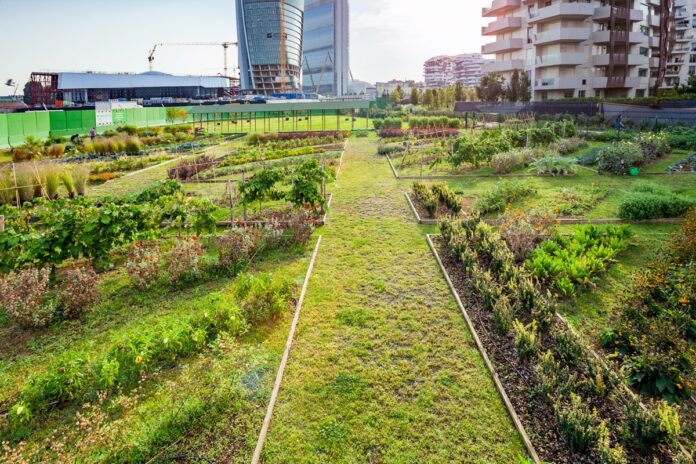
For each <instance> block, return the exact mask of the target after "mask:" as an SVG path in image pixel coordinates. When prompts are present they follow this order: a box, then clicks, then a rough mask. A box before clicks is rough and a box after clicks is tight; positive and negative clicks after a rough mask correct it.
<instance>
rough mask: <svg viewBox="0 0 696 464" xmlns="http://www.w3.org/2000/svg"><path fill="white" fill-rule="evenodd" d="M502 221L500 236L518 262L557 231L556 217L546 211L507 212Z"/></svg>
mask: <svg viewBox="0 0 696 464" xmlns="http://www.w3.org/2000/svg"><path fill="white" fill-rule="evenodd" d="M501 220H502V223H501V225H500V235H501V236H502V237H503V239H504V240H505V243H507V245H508V247H509V248H510V251H512V253H513V254H514V255H515V259H516V260H517V261H521V260H523V259H524V258H525V256H527V253H529V252H530V251H532V250H533V249H534V248H536V247H537V245H539V244H540V243H541V242H543V241H544V240H546V239H548V238H549V237H551V235H553V233H554V232H555V231H556V221H555V219H554V217H553V216H552V215H551V214H550V213H548V212H545V211H538V210H531V211H529V212H528V213H525V212H524V211H512V210H511V211H506V212H505V214H504V215H503V216H502V218H501Z"/></svg>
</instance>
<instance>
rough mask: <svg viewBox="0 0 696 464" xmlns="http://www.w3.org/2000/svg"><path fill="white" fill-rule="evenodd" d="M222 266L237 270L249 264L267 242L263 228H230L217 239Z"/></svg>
mask: <svg viewBox="0 0 696 464" xmlns="http://www.w3.org/2000/svg"><path fill="white" fill-rule="evenodd" d="M215 243H216V245H217V248H218V253H219V258H220V259H219V263H220V267H222V268H223V269H227V270H231V271H236V270H239V268H241V267H243V266H245V265H247V264H249V263H250V262H251V261H253V260H254V258H255V257H256V255H257V254H258V253H260V252H261V250H262V249H263V247H264V243H265V234H264V232H263V230H262V229H255V228H252V229H237V228H234V229H230V230H228V231H227V232H225V233H224V234H223V235H221V236H220V237H217V238H216V239H215Z"/></svg>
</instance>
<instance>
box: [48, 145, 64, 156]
mask: <svg viewBox="0 0 696 464" xmlns="http://www.w3.org/2000/svg"><path fill="white" fill-rule="evenodd" d="M64 154H65V145H63V144H62V143H54V144H53V145H51V146H50V147H48V148H47V149H46V155H47V156H48V157H49V158H62V157H63V155H64Z"/></svg>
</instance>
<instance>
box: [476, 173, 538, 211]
mask: <svg viewBox="0 0 696 464" xmlns="http://www.w3.org/2000/svg"><path fill="white" fill-rule="evenodd" d="M535 192H536V190H535V189H534V187H532V186H531V185H530V184H528V183H524V182H519V181H515V182H508V181H502V182H499V183H497V184H496V186H495V187H494V188H493V189H491V190H488V191H486V192H484V193H483V194H481V196H480V197H479V198H478V199H477V200H476V202H475V203H474V211H476V212H478V213H479V214H482V215H483V214H489V213H495V212H499V211H504V210H505V208H506V207H507V205H508V204H510V203H513V202H515V201H517V200H519V199H521V198H522V197H524V196H527V195H531V194H533V193H535Z"/></svg>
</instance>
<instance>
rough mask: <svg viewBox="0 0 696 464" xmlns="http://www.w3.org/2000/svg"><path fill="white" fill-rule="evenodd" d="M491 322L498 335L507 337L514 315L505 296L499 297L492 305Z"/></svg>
mask: <svg viewBox="0 0 696 464" xmlns="http://www.w3.org/2000/svg"><path fill="white" fill-rule="evenodd" d="M493 320H494V323H495V328H496V330H497V331H498V333H499V334H501V335H507V334H509V333H510V331H511V330H512V326H513V323H514V321H515V314H514V310H513V309H512V305H511V304H510V298H509V297H508V296H507V295H501V296H500V298H498V299H497V300H496V301H495V303H494V304H493Z"/></svg>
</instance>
